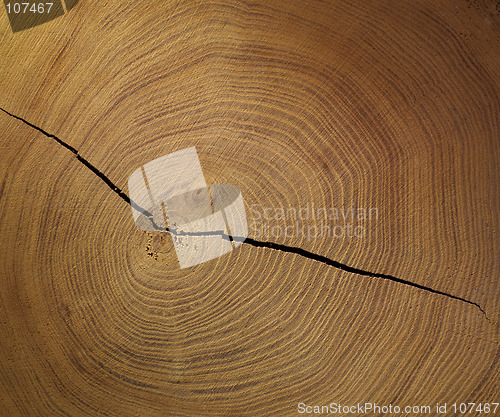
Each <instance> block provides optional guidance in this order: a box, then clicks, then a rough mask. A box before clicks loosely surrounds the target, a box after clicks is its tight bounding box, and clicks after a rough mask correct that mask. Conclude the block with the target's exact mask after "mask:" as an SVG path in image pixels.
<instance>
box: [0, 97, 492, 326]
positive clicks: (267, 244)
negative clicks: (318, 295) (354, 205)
mask: <svg viewBox="0 0 500 417" xmlns="http://www.w3.org/2000/svg"><path fill="white" fill-rule="evenodd" d="M0 110H1V111H3V112H4V113H5V114H7V115H9V116H10V117H13V118H14V119H16V120H19V121H21V122H23V123H24V124H26V125H28V126H30V127H31V128H33V129H35V130H37V131H38V132H40V133H42V134H43V135H45V136H47V137H49V138H51V139H54V140H55V141H56V142H57V143H58V144H59V145H61V146H63V147H64V148H66V149H67V150H69V151H70V152H71V153H73V154H74V155H75V157H76V159H78V161H79V162H80V163H82V164H83V165H84V166H85V167H87V168H88V169H90V170H91V171H92V172H93V173H94V174H95V175H97V176H98V177H99V178H100V179H101V180H102V181H103V182H104V183H105V184H106V185H107V186H108V187H109V188H110V189H111V190H112V191H113V192H114V193H115V194H117V195H118V196H119V197H120V198H121V199H122V200H123V201H125V202H126V203H127V204H129V205H130V206H132V207H133V208H134V209H136V210H137V211H140V212H142V213H143V214H144V215H145V216H146V217H147V218H148V219H149V220H150V221H151V224H152V225H153V227H154V228H155V229H156V230H158V231H166V232H169V233H171V234H174V235H177V236H221V237H222V238H223V239H226V240H229V241H231V242H233V241H235V242H242V243H246V244H248V245H251V246H254V247H260V248H269V249H273V250H276V251H280V252H285V253H292V254H295V255H299V256H302V257H304V258H307V259H311V260H313V261H316V262H321V263H323V264H325V265H328V266H331V267H333V268H336V269H339V270H342V271H345V272H350V273H352V274H356V275H360V276H365V277H370V278H379V279H384V280H388V281H392V282H396V283H398V284H402V285H406V286H409V287H413V288H418V289H420V290H423V291H427V292H429V293H431V294H436V295H441V296H444V297H448V298H451V299H453V300H457V301H461V302H464V303H467V304H469V305H472V306H475V307H477V308H478V309H479V310H480V311H481V313H483V314H484V316H485V317H486V319H487V320H488V321H489V318H488V316H487V314H486V312H485V311H484V310H483V308H482V307H481V306H480V305H479V304H478V303H475V302H474V301H470V300H467V299H465V298H462V297H459V296H456V295H453V294H450V293H447V292H444V291H439V290H436V289H434V288H431V287H427V286H425V285H421V284H417V283H415V282H412V281H408V280H405V279H402V278H398V277H395V276H393V275H388V274H382V273H377V272H370V271H365V270H362V269H359V268H355V267H352V266H349V265H346V264H343V263H341V262H338V261H335V260H333V259H330V258H328V257H326V256H323V255H319V254H317V253H313V252H310V251H308V250H305V249H302V248H298V247H293V246H287V245H283V244H279V243H274V242H265V241H260V240H255V239H252V238H249V237H247V238H243V237H238V236H231V235H230V234H226V233H224V231H210V232H184V231H182V230H177V229H174V228H164V227H160V226H158V225H157V224H156V223H155V221H154V219H153V214H152V213H150V212H149V211H147V210H145V209H143V208H142V207H140V206H138V205H137V204H136V203H134V202H133V201H131V199H130V197H129V196H128V195H127V194H126V193H125V192H123V190H121V189H120V188H119V187H117V186H116V185H115V184H114V183H113V182H112V181H111V180H110V179H109V178H108V177H107V176H106V175H105V174H104V173H103V172H101V171H100V170H99V169H97V168H96V167H95V166H94V165H92V164H91V163H90V162H89V161H87V160H86V159H85V158H83V157H82V156H81V155H80V154H79V153H78V150H77V149H75V148H74V147H72V146H71V145H69V144H67V143H66V142H64V141H63V140H61V139H59V138H58V137H57V136H55V135H52V134H50V133H48V132H46V131H45V130H43V129H42V128H40V127H38V126H36V125H34V124H32V123H30V122H28V121H27V120H25V119H23V118H22V117H19V116H16V115H14V114H12V113H9V112H8V111H7V110H4V109H3V108H1V107H0Z"/></svg>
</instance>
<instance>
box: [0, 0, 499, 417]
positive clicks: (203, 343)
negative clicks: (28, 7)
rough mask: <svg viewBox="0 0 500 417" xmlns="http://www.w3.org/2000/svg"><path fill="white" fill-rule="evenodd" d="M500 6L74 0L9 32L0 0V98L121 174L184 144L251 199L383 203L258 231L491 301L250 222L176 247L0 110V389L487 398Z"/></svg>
mask: <svg viewBox="0 0 500 417" xmlns="http://www.w3.org/2000/svg"><path fill="white" fill-rule="evenodd" d="M499 22H500V18H499V5H498V2H496V1H486V0H485V1H442V2H433V1H430V0H425V1H424V0H420V1H396V0H393V1H377V2H361V1H359V2H358V1H310V2H299V1H283V0H279V1H278V0H276V1H266V2H264V1H203V2H202V1H169V2H162V3H159V4H152V3H148V2H131V3H129V2H118V1H114V0H111V1H106V2H99V3H92V2H79V3H78V4H77V6H75V7H74V8H73V9H72V10H71V11H70V12H68V13H67V14H66V15H64V16H62V17H60V18H57V19H55V20H53V21H51V22H48V23H46V24H43V25H40V26H37V27H34V28H32V29H29V30H26V31H22V32H18V33H15V34H13V33H12V32H11V30H10V27H9V23H8V20H7V16H6V15H5V13H3V14H0V107H1V108H3V109H5V110H7V111H8V112H10V113H11V114H13V115H17V116H19V117H22V118H24V119H25V120H27V121H29V122H30V123H32V124H33V125H36V126H38V127H40V128H41V129H43V130H44V131H46V132H48V133H50V134H53V135H55V136H56V137H57V138H60V139H61V140H63V141H64V142H65V143H66V144H67V145H68V146H71V147H73V148H74V149H76V150H77V151H78V153H79V155H80V156H81V157H82V158H84V159H85V160H86V161H89V163H91V164H92V165H93V166H94V167H97V169H99V171H100V172H101V173H103V175H105V176H106V177H107V178H109V180H110V181H112V182H113V183H114V184H116V185H117V186H118V187H119V188H120V189H122V190H124V192H126V191H127V180H128V177H129V176H130V174H131V173H132V172H133V171H134V170H135V169H137V168H138V167H139V166H141V165H143V164H144V163H146V162H148V161H151V160H153V159H155V158H157V157H159V156H162V155H165V154H167V153H170V152H173V151H175V150H179V149H183V148H186V147H190V146H196V149H197V151H198V154H199V157H200V161H201V164H202V166H203V170H204V174H205V178H206V180H207V183H210V184H212V183H227V184H234V185H237V186H238V187H239V188H240V189H241V191H242V195H243V197H244V200H245V205H246V207H247V213H248V214H249V216H250V215H251V211H250V208H251V207H252V206H253V205H259V207H262V208H263V207H272V208H277V207H281V208H284V209H286V208H290V207H296V208H298V207H303V206H305V205H306V204H310V205H311V206H314V207H344V208H349V207H374V208H377V209H378V218H377V219H372V220H371V221H369V222H366V223H364V225H365V226H366V235H365V236H364V237H363V238H348V237H345V236H344V237H341V238H328V239H319V238H315V239H308V238H307V237H306V236H300V235H297V234H296V235H294V236H288V237H287V236H279V237H269V240H272V241H274V242H277V243H280V244H283V245H288V246H290V247H297V248H303V249H305V250H308V251H310V252H312V253H317V254H320V255H323V256H326V257H328V258H330V259H333V260H336V261H339V262H342V263H345V264H347V265H351V266H353V267H356V268H359V269H363V270H366V271H372V272H378V273H385V274H389V275H392V276H395V277H400V278H403V279H405V280H408V281H411V282H414V283H417V284H420V285H423V286H426V287H429V288H434V289H436V290H438V291H441V292H444V293H448V294H452V295H455V296H459V297H462V298H464V299H467V300H470V301H472V302H474V303H477V304H478V305H480V306H481V308H482V309H483V310H484V311H485V313H486V314H483V313H482V312H481V311H480V309H479V308H477V307H475V306H474V305H470V304H467V303H464V302H461V301H459V300H453V299H450V298H448V297H445V296H441V295H437V294H432V293H430V292H428V291H423V290H419V289H416V288H410V287H408V286H405V285H401V284H398V283H395V282H390V281H386V280H382V279H376V278H370V277H363V276H359V275H357V274H353V273H349V272H346V271H341V270H338V269H336V268H333V267H330V266H328V265H325V264H323V263H321V262H317V261H314V260H311V259H307V258H304V257H301V256H298V255H294V254H290V253H283V252H281V251H277V250H272V249H269V248H258V247H254V246H252V245H249V244H243V245H242V246H241V247H240V248H238V249H236V250H234V251H232V252H231V253H229V254H227V255H224V256H223V257H220V258H218V259H216V260H213V261H210V262H207V263H204V264H201V265H198V266H196V267H193V268H189V269H185V270H181V269H179V266H178V261H177V257H176V254H175V250H174V247H173V244H172V241H171V238H170V236H169V235H168V234H167V233H160V232H157V233H155V232H143V231H140V230H138V229H137V228H136V227H135V225H134V222H133V219H132V215H131V209H130V207H129V206H128V205H127V204H126V203H125V202H124V201H123V200H122V199H120V198H119V197H118V196H117V194H116V193H114V192H112V191H111V190H110V188H109V187H108V186H107V185H106V184H105V183H104V182H103V181H102V180H101V179H100V178H99V177H98V176H96V175H95V174H94V173H93V172H92V171H91V170H89V169H88V167H86V166H85V165H84V164H82V163H81V161H79V160H77V158H76V157H75V155H74V154H73V153H71V152H70V151H69V150H68V149H67V148H65V147H64V146H61V144H58V143H57V142H56V141H55V140H54V139H53V138H50V137H47V136H46V135H44V134H42V133H41V132H40V131H37V130H36V129H33V128H31V127H29V126H28V125H26V124H25V123H22V122H21V121H19V120H17V119H15V118H13V117H11V116H9V115H7V114H6V113H4V112H0V126H1V131H0V147H1V148H0V150H1V159H0V161H1V163H0V217H1V219H2V220H1V223H0V237H1V239H0V254H1V258H0V326H1V337H0V405H1V407H0V415H2V416H4V415H5V416H143V417H145V416H233V417H236V416H258V415H263V416H292V415H297V414H298V413H297V404H298V403H299V402H304V403H306V404H311V405H326V404H330V403H332V402H336V403H341V404H355V403H357V402H368V401H369V402H375V403H377V404H391V403H392V404H395V405H400V406H405V405H431V406H435V403H437V402H439V403H444V402H447V403H449V404H451V403H453V402H469V401H473V402H488V401H489V402H494V401H496V402H499V401H500V383H499V381H500V375H499V374H500V372H499V356H500V346H499V319H500V317H499V310H500V309H499V302H500V299H499V277H500V274H499V273H500V271H499V262H498V261H499V259H498V253H499V245H498V226H499V225H498V213H499V209H500V204H499V202H500V201H499V197H498V196H499V188H498V184H499V180H500V170H499V166H498V154H499V151H500V140H499V139H500V135H499V93H500V85H499V74H498V68H499V67H500V42H499V33H500V27H499ZM299 223H300V226H306V227H307V226H308V225H310V224H311V223H310V222H308V221H300V220H299ZM337 224H340V225H345V221H343V220H338V221H336V222H334V223H332V225H337ZM269 225H270V226H280V227H286V226H287V225H288V223H287V221H286V220H285V221H282V220H272V221H269ZM250 237H253V238H256V239H257V238H259V239H261V240H265V239H266V237H263V236H260V237H258V236H255V234H254V235H252V232H251V234H250ZM448 411H449V412H448V414H449V415H452V414H453V413H451V412H450V410H448ZM400 415H409V414H407V413H404V412H403V413H401V414H400Z"/></svg>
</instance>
